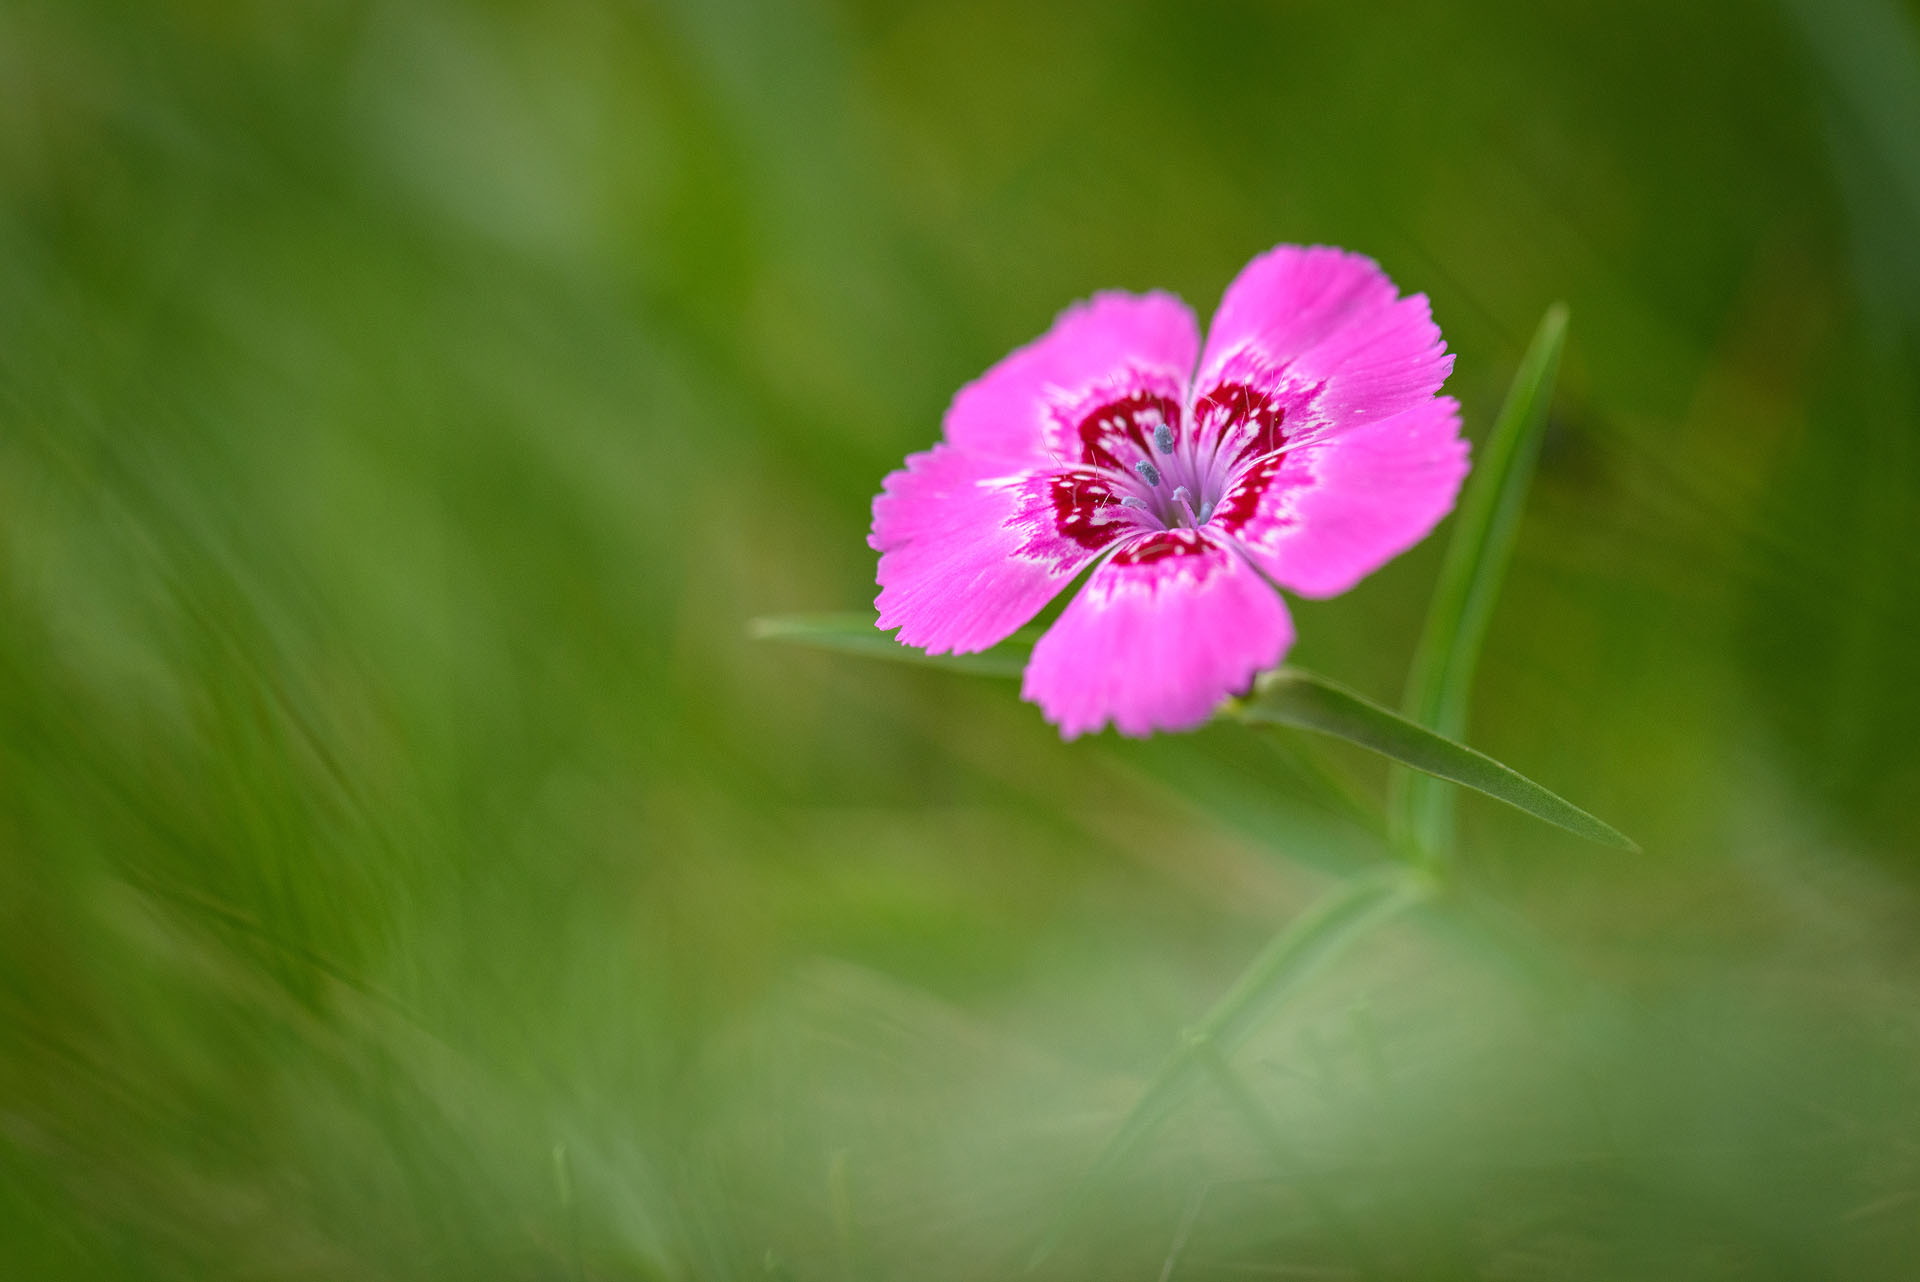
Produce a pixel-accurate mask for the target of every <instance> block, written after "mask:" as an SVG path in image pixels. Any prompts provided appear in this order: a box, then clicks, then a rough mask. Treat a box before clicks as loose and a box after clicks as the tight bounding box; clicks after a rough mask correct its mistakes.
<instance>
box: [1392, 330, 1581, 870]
mask: <svg viewBox="0 0 1920 1282" xmlns="http://www.w3.org/2000/svg"><path fill="white" fill-rule="evenodd" d="M1566 337H1567V309H1566V306H1565V305H1564V304H1561V303H1555V304H1554V305H1553V306H1552V307H1549V308H1548V309H1547V314H1546V315H1545V316H1543V317H1541V319H1540V327H1539V328H1538V329H1537V330H1535V331H1534V335H1533V341H1532V343H1530V344H1529V345H1528V347H1527V354H1526V355H1525V356H1524V357H1523V358H1521V361H1520V368H1519V369H1518V370H1517V371H1516V372H1515V373H1514V376H1513V385H1512V386H1511V387H1510V388H1509V389H1508V390H1507V400H1506V403H1505V404H1504V405H1502V406H1501V407H1500V415H1499V417H1498V418H1496V419H1495V420H1494V424H1493V431H1492V432H1491V433H1490V434H1489V435H1488V436H1487V440H1486V443H1485V444H1484V445H1482V446H1481V447H1480V458H1479V460H1478V463H1477V465H1476V466H1475V467H1474V470H1473V477H1472V479H1471V480H1470V481H1468V483H1467V489H1466V493H1465V494H1464V495H1463V496H1462V497H1461V500H1460V511H1459V514H1458V515H1457V516H1456V517H1455V518H1454V526H1453V539H1452V541H1451V542H1450V543H1448V544H1447V555H1446V559H1445V561H1444V562H1442V564H1441V566H1440V580H1439V582H1438V583H1437V584H1436V585H1435V587H1434V590H1433V604H1432V605H1430V606H1429V607H1428V609H1427V621H1426V626H1425V629H1424V630H1423V631H1422V632H1421V635H1420V645H1419V648H1418V649H1416V650H1415V651H1414V654H1413V666H1412V668H1411V669H1410V670H1409V672H1408V674H1407V692H1406V697H1405V698H1404V699H1403V700H1401V709H1402V711H1404V712H1405V713H1406V715H1407V717H1408V719H1409V720H1412V721H1416V722H1418V723H1420V724H1421V725H1423V726H1426V727H1428V728H1429V729H1431V730H1434V731H1436V732H1437V733H1439V734H1441V735H1444V736H1446V737H1447V738H1449V739H1458V738H1460V737H1461V736H1462V735H1464V734H1465V733H1466V729H1467V709H1468V706H1469V702H1470V700H1471V698H1472V693H1473V674H1474V669H1475V667H1476V666H1478V664H1479V661H1480V647H1481V644H1482V642H1484V641H1485V640H1486V636H1487V628H1488V625H1489V624H1491V623H1492V621H1493V606H1494V602H1495V601H1496V600H1498V599H1499V596H1500V583H1501V580H1502V579H1504V578H1505V577H1506V573H1507V565H1508V563H1509V562H1511V561H1512V560H1513V546H1514V542H1515V540H1516V539H1517V538H1518V536H1519V532H1520V513H1521V510H1522V509H1523V508H1524V507H1525V506H1526V501H1527V489H1528V487H1529V486H1530V485H1531V484H1532V482H1533V470H1534V464H1535V463H1536V462H1537V461H1538V460H1539V457H1540V441H1541V438H1542V437H1543V436H1544V435H1545V434H1546V425H1547V407H1548V405H1549V404H1550V403H1551V401H1552V400H1553V383H1554V378H1555V376H1556V375H1557V374H1558V373H1559V369H1560V350H1561V348H1562V347H1564V346H1565V344H1566ZM1453 814H1454V799H1453V790H1452V789H1450V788H1447V787H1445V786H1443V785H1442V784H1441V783H1439V782H1438V781H1437V780H1435V779H1432V778H1429V777H1427V776H1425V775H1419V774H1412V773H1409V772H1406V771H1402V770H1396V771H1394V772H1393V774H1392V775H1391V777H1390V778H1389V780H1388V794H1387V826H1388V831H1389V832H1390V833H1392V834H1393V837H1394V840H1395V841H1396V842H1397V843H1399V844H1400V845H1401V846H1403V847H1407V848H1411V849H1412V850H1414V851H1416V852H1418V853H1420V854H1422V855H1424V856H1425V857H1428V858H1434V859H1442V858H1446V857H1447V856H1449V855H1451V854H1452V852H1453V838H1454V818H1453Z"/></svg>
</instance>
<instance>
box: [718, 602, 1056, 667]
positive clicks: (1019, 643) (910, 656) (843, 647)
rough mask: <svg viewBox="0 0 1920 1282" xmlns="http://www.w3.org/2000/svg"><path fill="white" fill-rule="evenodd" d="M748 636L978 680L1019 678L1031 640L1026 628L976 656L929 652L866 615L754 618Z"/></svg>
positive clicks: (1030, 650)
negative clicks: (883, 628)
mask: <svg viewBox="0 0 1920 1282" xmlns="http://www.w3.org/2000/svg"><path fill="white" fill-rule="evenodd" d="M747 634H748V635H749V636H751V637H753V638H754V639H755V640H756V641H786V642H791V643H792V644H794V645H804V646H811V647H813V648H814V649H816V650H835V651H838V652H840V653H842V654H857V655H861V656H863V657H865V658H869V659H891V660H893V661H894V662H896V663H917V664H920V665H921V666H923V667H929V668H944V669H946V670H947V671H949V672H965V673H970V674H972V675H974V676H980V677H1017V676H1019V675H1020V674H1021V672H1023V671H1025V670H1026V666H1027V656H1028V655H1029V654H1030V653H1032V651H1033V642H1034V636H1033V635H1032V631H1031V629H1026V628H1023V629H1021V630H1020V631H1019V632H1016V633H1014V635H1013V636H1012V637H1010V638H1009V639H1007V640H1005V641H1002V642H1001V643H1000V644H999V645H997V646H994V647H993V648H992V649H991V650H985V651H982V652H981V653H979V654H928V653H927V652H926V651H925V650H921V649H918V648H917V647H915V646H910V645H901V644H900V643H899V642H898V641H895V640H894V639H893V636H892V634H891V633H887V632H882V631H881V630H880V629H879V627H877V626H876V625H875V623H874V616H873V615H871V614H783V615H777V616H771V617H766V618H759V619H755V620H753V621H752V622H751V623H749V624H748V625H747Z"/></svg>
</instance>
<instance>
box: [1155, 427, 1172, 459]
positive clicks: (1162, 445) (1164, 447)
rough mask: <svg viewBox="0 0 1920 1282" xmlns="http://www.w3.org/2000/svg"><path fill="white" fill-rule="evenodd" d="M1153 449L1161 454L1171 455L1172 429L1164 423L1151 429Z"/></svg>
mask: <svg viewBox="0 0 1920 1282" xmlns="http://www.w3.org/2000/svg"><path fill="white" fill-rule="evenodd" d="M1153 447H1154V448H1155V449H1157V450H1159V451H1160V452H1161V453H1162V454H1171V453H1173V429H1172V428H1171V427H1168V426H1167V425H1166V424H1165V423H1162V424H1160V426H1158V427H1156V428H1154V429H1153Z"/></svg>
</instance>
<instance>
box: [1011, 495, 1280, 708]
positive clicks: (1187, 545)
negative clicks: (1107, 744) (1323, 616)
mask: <svg viewBox="0 0 1920 1282" xmlns="http://www.w3.org/2000/svg"><path fill="white" fill-rule="evenodd" d="M1292 644H1293V624H1292V622H1291V620H1289V619H1288V617H1287V609H1286V606H1285V605H1283V604H1282V603H1281V601H1280V594H1279V593H1277V592H1275V591H1274V590H1273V588H1272V587H1271V586H1270V585H1268V584H1267V583H1266V582H1265V581H1264V580H1262V579H1261V578H1260V576H1259V574H1257V573H1256V572H1255V571H1254V569H1253V567H1252V566H1251V565H1249V564H1247V562H1246V561H1245V559H1243V558H1242V557H1240V556H1239V555H1237V554H1235V553H1233V552H1230V551H1228V550H1227V549H1226V548H1224V547H1222V546H1221V545H1219V544H1218V543H1216V542H1214V541H1212V540H1211V539H1209V538H1207V537H1205V536H1203V535H1201V534H1197V533H1195V532H1193V531H1191V530H1175V531H1169V532H1166V533H1156V534H1151V535H1147V536H1144V537H1140V538H1136V539H1134V540H1132V541H1130V542H1129V543H1127V544H1125V545H1123V547H1122V548H1121V550H1120V551H1119V552H1118V553H1116V554H1115V555H1114V556H1113V557H1112V558H1111V559H1109V560H1108V561H1107V562H1106V563H1105V564H1104V565H1101V566H1100V567H1099V568H1098V569H1096V570H1095V571H1094V572H1093V574H1092V576H1091V577H1090V578H1089V579H1088V580H1087V585H1086V587H1085V588H1084V589H1082V590H1081V592H1080V595H1079V596H1077V597H1075V598H1074V600H1073V602H1072V603H1071V604H1069V605H1068V606H1067V608H1066V610H1065V612H1064V613H1062V614H1061V616H1060V618H1059V619H1058V621H1056V622H1055V623H1054V625H1053V627H1052V628H1050V629H1048V631H1047V634H1046V635H1045V636H1043V637H1041V638H1040V642H1039V644H1038V645H1036V646H1034V649H1033V658H1032V660H1031V661H1030V662H1029V663H1028V664H1027V674H1026V681H1025V684H1024V685H1023V686H1022V688H1021V697H1023V698H1025V699H1027V700H1029V701H1031V702H1033V703H1037V704H1039V705H1040V708H1041V710H1042V711H1043V712H1044V713H1045V714H1046V716H1047V719H1048V720H1049V721H1052V722H1053V723H1055V724H1056V725H1058V726H1059V727H1060V733H1061V734H1062V735H1063V736H1065V737H1066V738H1069V739H1072V738H1074V737H1076V736H1078V735H1081V734H1085V733H1087V732H1088V731H1093V730H1098V729H1100V728H1101V727H1102V726H1104V725H1106V724H1107V722H1108V721H1112V722H1113V724H1114V726H1115V727H1116V728H1117V729H1118V730H1119V731H1120V733H1122V734H1125V735H1133V736H1141V735H1147V734H1151V733H1152V732H1153V731H1155V730H1189V729H1192V728H1193V727H1194V726H1197V725H1199V724H1201V723H1202V722H1204V721H1205V720H1206V719H1207V718H1208V717H1209V716H1211V715H1212V713H1213V710H1214V709H1215V708H1216V707H1218V706H1219V704H1220V701H1221V700H1222V699H1224V698H1226V697H1227V696H1228V695H1230V694H1234V693H1237V692H1239V691H1242V690H1244V689H1245V688H1246V687H1247V685H1248V683H1249V682H1251V681H1252V679H1253V677H1254V675H1255V674H1256V673H1258V672H1260V671H1261V670H1263V669H1265V668H1269V667H1272V666H1273V665H1274V664H1276V663H1278V662H1279V661H1280V658H1281V656H1282V655H1284V654H1285V653H1286V652H1287V647H1288V646H1290V645H1292Z"/></svg>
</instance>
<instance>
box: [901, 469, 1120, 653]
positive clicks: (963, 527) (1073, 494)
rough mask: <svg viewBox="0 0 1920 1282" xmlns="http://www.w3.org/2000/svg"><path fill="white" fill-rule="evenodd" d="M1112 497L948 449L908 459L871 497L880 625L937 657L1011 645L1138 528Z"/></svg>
mask: <svg viewBox="0 0 1920 1282" xmlns="http://www.w3.org/2000/svg"><path fill="white" fill-rule="evenodd" d="M1106 497H1107V496H1106V495H1105V494H1104V493H1103V492H1102V490H1101V488H1100V486H1099V483H1098V482H1094V481H1084V480H1079V479H1077V478H1074V477H1072V476H1065V475H1060V474H1052V475H1049V474H1047V473H1043V472H1039V471H1023V470H1019V469H1017V468H1015V469H1012V470H1010V469H1009V466H1008V465H1007V464H1006V463H1005V462H1003V461H995V460H988V459H982V458H981V457H979V456H978V455H974V454H969V453H967V452H966V451H965V450H957V449H954V448H953V447H952V446H950V445H936V446H935V447H934V448H933V449H932V450H930V451H928V452H927V453H925V454H915V455H913V456H911V457H909V458H908V459H907V466H906V468H905V469H904V470H902V471H899V472H895V473H893V474H892V475H891V476H889V477H887V480H886V485H885V488H884V489H883V490H882V491H881V494H880V496H879V497H878V498H876V499H875V500H874V501H873V534H872V537H871V538H869V539H868V542H869V543H870V544H871V545H872V546H873V547H874V548H875V550H877V551H878V552H879V553H880V571H879V580H880V587H881V591H880V596H879V599H878V601H877V602H876V604H877V605H878V607H879V610H880V626H881V627H882V628H887V629H891V628H899V629H900V633H899V639H900V641H902V642H903V643H904V644H907V645H917V646H924V647H926V648H927V649H928V650H931V651H932V652H933V653H935V654H944V653H946V652H947V651H950V650H952V651H959V652H961V653H967V652H971V651H975V650H984V649H986V648H987V647H988V646H990V645H993V644H994V643H995V642H997V641H1002V640H1005V639H1006V637H1007V636H1008V634H1010V633H1011V632H1013V631H1014V630H1015V629H1016V628H1018V627H1019V626H1020V625H1021V624H1023V623H1025V622H1026V621H1027V620H1028V619H1031V618H1032V617H1033V616H1034V615H1035V614H1037V613H1039V611H1040V608H1041V607H1042V606H1044V605H1045V604H1046V603H1047V602H1048V601H1050V600H1052V599H1053V597H1054V594H1055V593H1057V592H1059V591H1060V589H1061V588H1063V587H1065V586H1066V585H1067V584H1068V583H1069V582H1070V581H1071V580H1072V579H1073V576H1074V575H1076V574H1078V573H1079V572H1080V571H1081V570H1082V569H1084V568H1085V567H1086V565H1087V563H1088V562H1089V561H1091V560H1092V559H1093V558H1094V557H1095V556H1096V555H1098V554H1099V552H1100V551H1101V549H1103V548H1105V547H1107V546H1108V545H1109V544H1111V543H1112V542H1113V541H1114V540H1115V539H1116V538H1118V537H1119V536H1120V535H1121V534H1122V533H1123V532H1124V531H1127V530H1130V529H1131V528H1132V527H1131V524H1130V521H1129V520H1127V519H1125V518H1127V515H1128V514H1127V513H1126V512H1125V509H1123V508H1120V507H1118V506H1113V505H1106V504H1105V503H1104V500H1105V498H1106ZM1075 500H1077V502H1075ZM1063 526H1064V528H1063Z"/></svg>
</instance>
